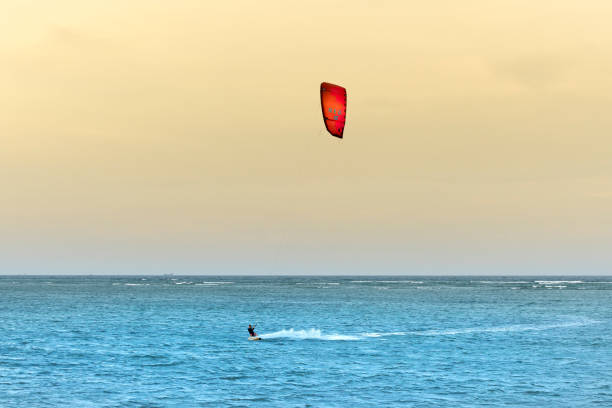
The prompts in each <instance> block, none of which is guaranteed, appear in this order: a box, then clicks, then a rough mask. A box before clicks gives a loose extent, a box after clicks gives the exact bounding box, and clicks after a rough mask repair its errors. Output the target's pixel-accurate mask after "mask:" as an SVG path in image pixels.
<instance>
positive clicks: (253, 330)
mask: <svg viewBox="0 0 612 408" xmlns="http://www.w3.org/2000/svg"><path fill="white" fill-rule="evenodd" d="M249 335H250V336H251V337H257V333H255V326H251V325H250V324H249Z"/></svg>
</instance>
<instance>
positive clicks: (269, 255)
mask: <svg viewBox="0 0 612 408" xmlns="http://www.w3.org/2000/svg"><path fill="white" fill-rule="evenodd" d="M611 21H612V2H610V1H609V0H589V1H584V0H556V1H533V0H507V1H496V0H464V1H456V0H448V1H442V0H433V1H428V2H421V1H420V2H416V1H391V0H389V1H387V0H380V1H374V0H371V1H364V0H350V1H344V0H334V1H329V0H326V1H318V0H317V1H286V0H285V1H277V0H274V1H241V0H238V1H206V0H204V1H202V0H198V1H187V0H176V1H170V0H167V1H160V0H157V1H155V0H138V1H136V0H131V1H124V0H121V1H110V0H102V1H98V0H88V1H83V0H73V1H67V0H54V1H43V0H38V1H25V0H8V1H3V2H1V3H0V94H1V97H0V141H1V142H2V145H1V148H0V187H1V189H0V274H10V273H80V274H89V273H107V274H115V273H128V274H137V273H176V274H181V273H184V274H197V273H206V274H225V273H237V274H249V273H272V274H292V273H295V274H315V273H328V274H329V273H331V274H347V273H355V274H363V273H386V274H399V273H403V274H610V273H612V24H610V22H611ZM323 81H327V82H332V83H336V84H339V85H342V86H344V87H346V88H347V92H348V109H347V124H346V129H345V133H344V137H345V138H344V140H338V139H335V138H333V137H331V136H330V135H328V134H327V133H326V132H325V130H324V129H325V128H324V125H323V121H322V118H321V108H320V105H319V84H320V83H321V82H323Z"/></svg>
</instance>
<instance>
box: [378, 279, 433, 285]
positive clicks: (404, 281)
mask: <svg viewBox="0 0 612 408" xmlns="http://www.w3.org/2000/svg"><path fill="white" fill-rule="evenodd" d="M376 282H380V283H416V284H419V283H423V281H415V280H377V281H376Z"/></svg>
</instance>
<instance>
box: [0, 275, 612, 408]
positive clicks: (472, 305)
mask: <svg viewBox="0 0 612 408" xmlns="http://www.w3.org/2000/svg"><path fill="white" fill-rule="evenodd" d="M249 323H251V324H255V325H256V331H257V332H258V334H260V335H261V337H262V338H263V339H264V340H263V341H259V342H253V341H248V340H247V337H248V333H247V330H246V329H247V325H248V324H249ZM254 406H265V407H372V406H386V407H395V406H397V407H474V406H491V407H498V406H509V407H612V278H610V277H589V278H585V277H558V278H551V277H539V278H538V277H520V278H517V277H513V278H496V277H458V278H451V277H432V278H426V277H363V276H358V277H235V276H232V277H210V276H207V277H193V276H191V277H190V276H156V277H155V276H145V277H142V276H133V277H109V276H106V277H93V276H88V277H85V276H82V277H48V276H47V277H14V276H4V277H0V407H31V408H34V407H254Z"/></svg>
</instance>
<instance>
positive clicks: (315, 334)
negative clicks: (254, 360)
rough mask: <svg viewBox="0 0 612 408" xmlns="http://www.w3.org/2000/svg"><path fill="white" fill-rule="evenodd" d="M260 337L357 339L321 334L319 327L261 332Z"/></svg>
mask: <svg viewBox="0 0 612 408" xmlns="http://www.w3.org/2000/svg"><path fill="white" fill-rule="evenodd" d="M259 337H261V338H262V339H291V340H359V339H360V337H358V336H348V335H344V334H323V333H321V330H319V329H308V330H293V329H289V330H280V331H277V332H274V333H268V334H262V335H260V336H259Z"/></svg>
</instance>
